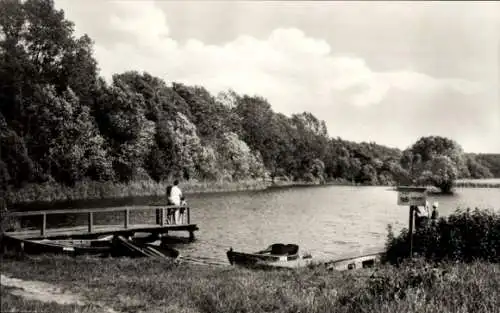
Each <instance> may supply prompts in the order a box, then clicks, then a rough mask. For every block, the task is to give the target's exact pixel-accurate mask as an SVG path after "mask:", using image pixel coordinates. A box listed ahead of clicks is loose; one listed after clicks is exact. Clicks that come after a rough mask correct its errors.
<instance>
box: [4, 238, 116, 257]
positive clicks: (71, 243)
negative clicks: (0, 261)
mask: <svg viewBox="0 0 500 313" xmlns="http://www.w3.org/2000/svg"><path fill="white" fill-rule="evenodd" d="M111 237H112V236H105V237H100V238H95V239H30V238H18V237H15V236H10V235H8V234H5V233H4V234H3V236H2V247H3V249H4V251H6V250H8V249H13V250H15V251H17V252H22V253H26V254H46V253H47V254H68V255H101V254H106V253H109V252H110V251H111V250H112V248H113V245H112V243H111Z"/></svg>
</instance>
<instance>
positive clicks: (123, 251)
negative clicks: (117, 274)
mask: <svg viewBox="0 0 500 313" xmlns="http://www.w3.org/2000/svg"><path fill="white" fill-rule="evenodd" d="M112 242H113V249H112V250H111V254H110V255H111V256H113V257H118V256H128V257H159V258H174V259H175V258H177V257H179V251H177V250H176V249H174V248H171V247H168V246H166V245H161V244H160V245H154V244H152V243H143V242H135V241H133V240H129V239H127V238H125V237H123V236H115V237H114V238H113V240H112Z"/></svg>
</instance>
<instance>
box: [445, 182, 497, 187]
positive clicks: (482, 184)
mask: <svg viewBox="0 0 500 313" xmlns="http://www.w3.org/2000/svg"><path fill="white" fill-rule="evenodd" d="M455 187H457V188H500V182H481V181H479V182H475V181H459V182H456V183H455Z"/></svg>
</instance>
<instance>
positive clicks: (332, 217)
mask: <svg viewBox="0 0 500 313" xmlns="http://www.w3.org/2000/svg"><path fill="white" fill-rule="evenodd" d="M123 201H125V200H123ZM126 201H128V205H141V204H145V203H147V202H148V201H151V199H144V198H143V199H128V200H126ZM188 201H189V204H190V206H191V207H192V210H191V221H192V222H193V223H196V224H198V226H199V228H200V230H199V231H197V232H196V238H197V241H196V242H194V243H190V244H185V245H178V246H177V247H178V248H179V249H180V250H181V251H182V253H183V254H184V255H187V256H191V257H196V258H205V259H210V260H217V261H223V262H226V256H225V251H226V250H227V249H228V248H229V247H233V248H234V249H235V250H244V251H255V250H259V249H262V248H264V247H267V246H268V245H269V244H271V243H275V242H281V243H298V244H299V245H300V248H301V251H308V252H310V253H312V254H313V255H314V256H315V257H317V258H328V259H333V258H339V257H343V256H346V255H353V254H358V253H360V254H361V253H366V252H370V251H373V250H379V249H381V248H382V247H383V245H384V241H385V238H386V235H387V225H388V224H392V225H393V228H394V229H395V230H397V231H399V230H400V229H401V228H402V227H406V226H407V223H408V208H407V207H400V206H397V205H396V192H395V191H392V190H391V189H390V188H388V187H348V186H324V187H300V188H299V187H294V188H282V189H274V190H266V191H255V192H237V193H219V194H199V195H192V196H189V199H188ZM429 201H430V202H431V203H432V202H434V201H439V211H440V214H441V215H442V216H444V215H447V214H449V213H451V212H453V211H454V210H455V209H456V208H457V207H459V208H467V207H471V208H474V207H479V208H487V209H497V210H498V209H499V208H500V189H493V188H489V189H488V188H463V189H457V192H456V194H455V195H453V196H438V195H430V196H429ZM96 204H99V203H94V206H95V205H96ZM124 204H125V203H123V202H122V203H120V204H116V203H105V204H103V205H105V206H109V205H114V206H116V205H124ZM77 207H78V205H76V206H75V208H77ZM136 213H139V212H136ZM140 214H142V215H140ZM140 214H135V215H132V216H131V222H132V223H134V222H139V221H140V220H143V219H144V218H152V219H151V220H154V217H153V213H152V212H151V213H148V214H149V215H148V216H145V215H144V213H140ZM116 215H117V213H111V214H102V215H98V216H96V217H95V222H96V223H97V224H104V223H109V222H110V221H112V220H115V221H118V220H120V219H121V218H122V217H121V216H118V217H117V216H116ZM34 222H36V221H31V223H34ZM75 222H78V223H81V224H84V223H86V216H82V215H80V216H78V215H75V216H73V215H71V216H66V217H64V216H55V217H52V216H49V218H48V223H49V226H51V225H52V226H55V225H56V224H57V225H71V224H74V223H75Z"/></svg>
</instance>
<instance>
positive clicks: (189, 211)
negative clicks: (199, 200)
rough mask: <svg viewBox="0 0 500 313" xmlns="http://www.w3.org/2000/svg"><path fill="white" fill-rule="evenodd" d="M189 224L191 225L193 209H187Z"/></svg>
mask: <svg viewBox="0 0 500 313" xmlns="http://www.w3.org/2000/svg"><path fill="white" fill-rule="evenodd" d="M187 223H188V224H191V208H190V207H187Z"/></svg>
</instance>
